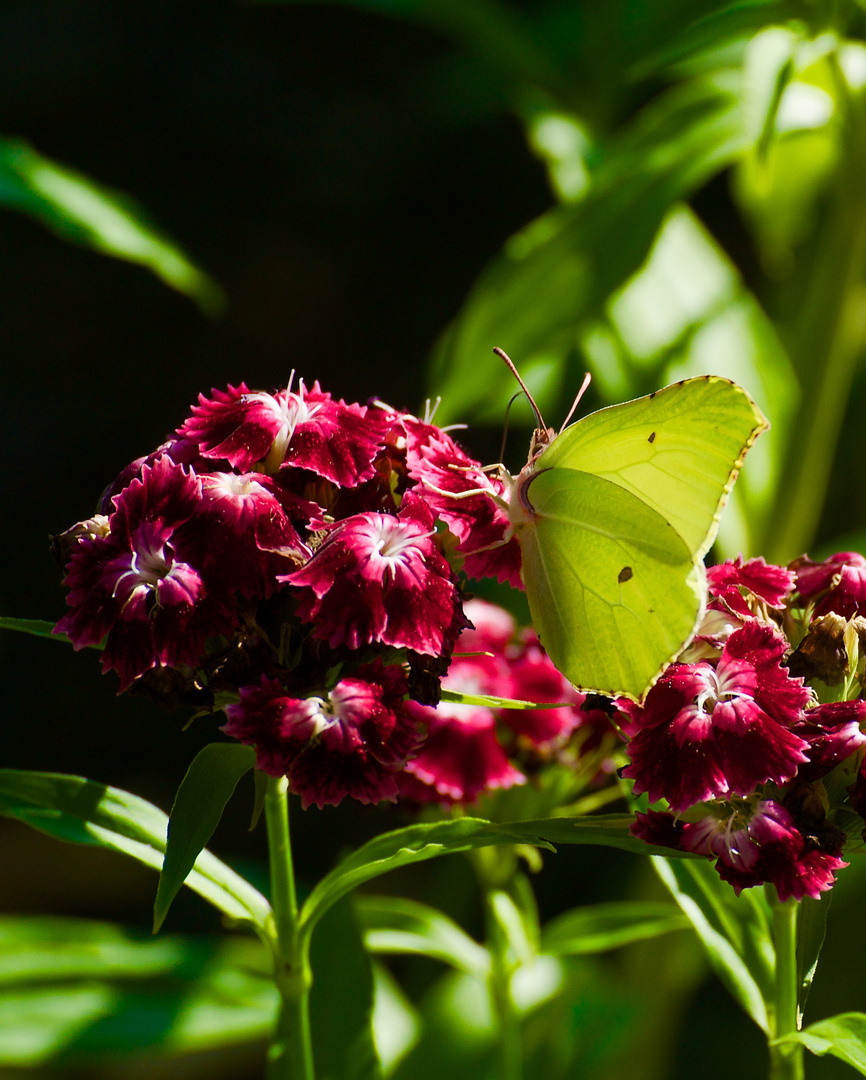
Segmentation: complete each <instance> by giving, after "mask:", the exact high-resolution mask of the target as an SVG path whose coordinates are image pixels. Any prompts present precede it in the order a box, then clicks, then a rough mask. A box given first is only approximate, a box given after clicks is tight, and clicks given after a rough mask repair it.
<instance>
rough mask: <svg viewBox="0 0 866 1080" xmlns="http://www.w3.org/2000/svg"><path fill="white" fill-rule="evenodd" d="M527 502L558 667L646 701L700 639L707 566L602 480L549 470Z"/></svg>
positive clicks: (534, 580)
mask: <svg viewBox="0 0 866 1080" xmlns="http://www.w3.org/2000/svg"><path fill="white" fill-rule="evenodd" d="M526 497H527V498H528V499H529V501H530V502H531V503H532V506H533V508H534V510H535V526H534V528H527V529H525V530H520V531H519V536H520V541H521V551H522V557H523V574H524V580H525V582H526V591H527V595H528V597H529V606H530V611H531V614H532V622H533V625H534V626H535V628H536V630H537V632H538V636H539V637H540V639H541V641H542V644H543V645H544V647H545V648H546V650H547V652H548V654H549V656H550V658H551V660H552V661H553V663H554V664H555V665H556V666H557V667H558V668H559V669H560V671H562V672H563V674H564V675H566V677H567V678H568V679H570V680H571V682H572V683H574V684H575V685H576V686H578V687H581V688H583V689H586V690H595V691H598V692H600V693H604V694H610V695H611V696H615V695H617V694H627V695H628V696H630V697H634V698H640V697H641V696H642V695H643V693H644V692H645V691H646V689H647V688H648V687H649V685H650V684H651V683H652V682H654V681H655V679H656V678H657V677H658V675H659V673H660V671H661V670H662V668H663V666H664V665H665V664H666V663H667V662H668V661H670V660H671V659H672V658H673V657H674V656H675V655H676V653H677V652H679V650H680V649H681V647H682V645H683V643H684V642H685V641H687V640H688V639H689V638H690V637H691V635H692V634H693V633H694V630H695V625H696V622H697V619H698V618H699V616H700V614H701V613H702V612H703V608H704V602H705V593H706V581H705V576H704V572H703V566H702V565H700V564H698V563H697V562H696V561H695V559H694V557H693V556H692V553H691V551H690V550H689V548H688V546H687V545H686V544H685V542H684V541H683V539H682V538H681V537H680V536H679V534H678V533H677V532H676V530H675V529H674V528H673V527H672V526H671V525H670V524H668V522H666V521H665V519H664V518H663V517H662V516H661V515H660V514H659V513H657V512H656V511H655V510H653V509H652V508H651V507H650V506H647V505H646V503H644V502H641V500H640V499H639V498H637V496H635V495H632V494H631V492H628V491H625V490H624V489H623V488H621V487H619V486H617V485H616V484H613V483H611V482H610V481H609V480H605V479H604V478H602V477H598V476H593V475H591V474H590V473H585V472H578V471H576V470H573V469H551V470H548V471H542V472H539V473H537V474H535V476H534V477H533V478H532V480H531V482H530V483H529V486H528V489H527V490H526Z"/></svg>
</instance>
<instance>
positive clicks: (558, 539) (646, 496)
mask: <svg viewBox="0 0 866 1080" xmlns="http://www.w3.org/2000/svg"><path fill="white" fill-rule="evenodd" d="M496 352H497V353H499V355H500V356H502V357H503V359H505V360H506V362H507V363H508V364H509V366H510V367H511V369H512V371H513V373H514V374H515V375H516V376H517V378H518V381H521V380H520V377H519V375H517V372H516V370H515V369H514V365H513V364H512V363H511V361H510V360H508V358H507V357H506V356H505V354H504V353H502V352H501V350H498V349H497V350H496ZM584 385H586V384H584ZM521 386H522V387H523V389H524V392H525V393H526V394H527V396H528V397H529V400H530V403H531V404H532V407H533V409H534V410H535V414H536V418H537V420H538V424H539V427H538V430H536V432H535V434H534V436H533V439H532V444H531V447H530V455H529V461H528V463H527V465H526V466H525V467H524V468H523V470H522V471H521V472H520V474H519V476H517V477H512V480H511V485H510V487H511V497H510V500H509V505H508V512H509V519H510V522H511V530H512V531H513V533H514V534H515V535H516V536H517V539H518V542H519V544H520V549H521V557H522V564H523V569H522V575H523V581H524V585H525V587H526V594H527V597H528V600H529V609H530V614H531V616H532V623H533V626H534V627H535V630H536V632H537V633H538V636H539V638H540V640H541V643H542V645H543V646H544V648H545V649H546V651H547V653H548V655H549V656H550V658H551V660H552V661H553V663H554V664H555V665H556V667H557V668H559V670H560V671H561V672H562V673H563V674H564V675H565V676H566V677H567V678H568V679H569V681H570V682H572V683H573V684H574V685H575V686H576V687H578V688H580V689H584V690H588V691H594V692H596V693H600V694H606V695H609V696H611V697H616V696H625V697H629V698H632V699H634V700H636V701H639V700H641V699H642V698H643V697H644V696H645V694H646V693H647V691H648V690H649V688H650V687H651V686H652V685H653V683H654V682H655V681H656V680H657V679H658V677H659V675H661V673H662V672H663V671H664V670H665V668H666V667H667V666H668V665H669V664H670V663H671V662H672V661H673V660H674V659H675V658H676V656H677V655H678V654H679V653H680V652H681V651H682V649H683V648H684V647H685V646H686V645H687V644H688V642H689V641H691V639H692V637H693V636H694V634H695V632H696V630H697V627H698V625H699V623H700V621H701V618H702V617H703V614H704V610H705V607H706V601H707V582H706V573H705V571H704V564H703V557H704V555H706V553H707V551H708V550H709V548H710V546H711V544H712V542H713V540H714V538H715V535H716V531H717V529H718V523H719V516H720V514H721V511H722V508H723V507H724V504H725V501H726V499H727V496H728V493H729V492H730V490H731V488H732V487H733V484H734V481H735V480H736V477H737V473H738V471H739V469H740V466H741V465H742V463H743V458H744V456H745V454H746V451H747V450H748V449H749V447H750V446H751V445H752V444H753V443H754V441H755V439H756V438H757V437H758V435H760V433H761V432H762V431H764V430H766V428H768V427H769V424H768V422H767V420H766V418H765V417H764V415H763V414H762V413H761V411H760V409H759V408H758V407H757V405H756V404H755V403H754V401H752V399H751V397H749V395H748V394H747V393H746V391H745V390H743V389H742V387H740V386H738V385H737V384H736V383H733V382H731V381H730V380H728V379H724V378H721V377H720V376H716V375H704V376H700V377H698V378H693V379H686V380H684V381H683V382H678V383H674V384H673V385H671V386H667V387H665V388H664V389H662V390H657V391H656V392H655V393H653V394H649V395H648V396H647V397H642V398H637V399H636V400H634V401H627V402H625V403H624V404H622V405H612V406H610V407H608V408H605V409H600V410H599V411H598V412H594V413H590V414H589V415H587V416H584V417H583V418H582V419H581V420H579V421H577V422H576V423H574V424H572V425H571V426H570V427H566V428H565V430H563V431H562V432H561V433H560V434H556V433H555V432H554V431H552V430H550V429H548V428H545V426H544V423H543V421H542V419H541V414H540V413H539V411H538V408H537V406H536V405H535V403H534V402H533V401H532V398H531V396H530V395H529V393H528V391H526V388H525V386H523V383H522V381H521Z"/></svg>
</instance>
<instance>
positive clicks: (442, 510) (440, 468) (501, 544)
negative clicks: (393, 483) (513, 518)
mask: <svg viewBox="0 0 866 1080" xmlns="http://www.w3.org/2000/svg"><path fill="white" fill-rule="evenodd" d="M425 426H426V425H425ZM406 466H407V470H408V472H409V476H410V477H411V478H412V479H413V480H415V481H417V482H418V484H419V485H420V487H419V488H418V489H417V490H418V494H419V495H421V496H422V498H423V499H424V501H425V502H426V503H427V505H428V506H430V507H431V508H432V509H433V511H434V512H435V514H436V516H437V517H440V518H441V519H442V520H443V521H444V522H445V524H446V525H447V526H448V528H449V529H450V530H451V532H452V533H454V535H455V536H456V537H457V539H458V541H459V543H458V545H457V550H458V551H459V552H460V554H461V555H463V556H464V558H465V560H466V561H465V569H466V573H467V574H468V575H469V577H495V578H497V579H498V580H499V581H503V582H505V581H507V582H508V583H509V584H510V585H512V586H513V587H514V588H522V583H521V580H520V565H521V564H520V546H519V543H518V541H517V539H516V537H513V536H508V534H509V532H510V522H509V519H508V511H507V510H506V509H505V506H504V505H503V499H504V498H505V496H506V489H505V484H504V483H503V482H502V480H500V479H498V478H497V477H495V476H490V475H489V474H488V473H486V472H484V471H483V469H482V468H481V464H480V463H479V462H477V461H474V460H473V459H472V458H470V457H468V456H467V455H466V454H464V452H463V451H462V450H461V449H460V447H459V446H457V444H456V443H455V442H454V440H453V439H452V438H451V437H450V436H449V435H448V434H446V433H445V432H444V431H440V432H439V433H438V434H431V435H429V436H428V438H427V439H426V441H424V442H423V443H422V442H420V441H419V442H417V443H416V444H415V445H414V447H413V445H412V443H411V442H410V443H409V447H408V449H407V457H406ZM470 491H476V492H478V494H475V495H469V496H466V497H461V496H463V495H464V493H466V492H470ZM507 536H508V539H506V537H507Z"/></svg>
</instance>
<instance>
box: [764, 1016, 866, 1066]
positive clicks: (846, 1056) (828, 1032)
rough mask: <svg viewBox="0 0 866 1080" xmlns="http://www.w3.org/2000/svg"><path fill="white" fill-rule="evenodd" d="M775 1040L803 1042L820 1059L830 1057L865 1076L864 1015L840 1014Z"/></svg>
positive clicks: (865, 1019)
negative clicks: (828, 1055) (837, 1059)
mask: <svg viewBox="0 0 866 1080" xmlns="http://www.w3.org/2000/svg"><path fill="white" fill-rule="evenodd" d="M778 1041H779V1043H782V1044H784V1043H794V1042H799V1043H802V1044H803V1045H804V1046H805V1047H806V1048H807V1049H808V1050H811V1051H812V1053H813V1054H817V1055H818V1056H819V1057H823V1056H824V1055H825V1054H830V1055H831V1056H832V1057H836V1058H839V1060H840V1061H844V1062H845V1063H846V1064H848V1065H850V1066H851V1067H852V1068H853V1069H856V1070H857V1072H858V1073H860V1075H861V1076H866V1013H856V1012H851V1013H840V1014H839V1015H838V1016H831V1017H830V1018H829V1019H827V1020H819V1021H818V1022H817V1023H816V1024H810V1025H809V1026H808V1027H807V1028H804V1029H803V1030H802V1031H798V1032H795V1033H794V1034H793V1035H786V1036H785V1037H784V1038H783V1039H779V1040H778Z"/></svg>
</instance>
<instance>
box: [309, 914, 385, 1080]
mask: <svg viewBox="0 0 866 1080" xmlns="http://www.w3.org/2000/svg"><path fill="white" fill-rule="evenodd" d="M310 963H311V966H312V970H313V972H314V973H315V978H314V979H313V986H312V989H311V991H310V1020H311V1027H312V1038H313V1060H314V1061H315V1063H316V1080H381V1076H382V1070H381V1066H380V1063H379V1057H378V1054H377V1052H376V1046H375V1043H374V1040H373V976H372V972H371V970H370V958H369V957H368V956H367V953H366V952H365V951H364V946H363V942H362V939H361V932H360V929H359V927H358V924H357V922H356V920H355V915H354V911H353V908H352V905H351V904H350V903H349V901H348V900H344V901H343V902H341V903H339V904H336V905H335V906H334V907H332V908H331V909H330V910H329V911H328V912H327V914H326V915H324V917H323V918H322V921H321V923H320V924H319V926H318V928H317V932H316V934H314V935H313V939H312V943H311V946H310Z"/></svg>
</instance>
